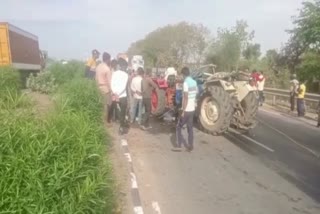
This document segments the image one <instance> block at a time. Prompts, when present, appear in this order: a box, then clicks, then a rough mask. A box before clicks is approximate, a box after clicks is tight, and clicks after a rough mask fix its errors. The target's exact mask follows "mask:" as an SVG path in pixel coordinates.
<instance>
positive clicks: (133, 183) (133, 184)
mask: <svg viewBox="0 0 320 214" xmlns="http://www.w3.org/2000/svg"><path fill="white" fill-rule="evenodd" d="M130 175H131V188H132V189H137V188H138V183H137V178H136V175H135V174H134V173H133V172H130Z"/></svg>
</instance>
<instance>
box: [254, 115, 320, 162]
mask: <svg viewBox="0 0 320 214" xmlns="http://www.w3.org/2000/svg"><path fill="white" fill-rule="evenodd" d="M258 121H259V122H260V123H262V124H263V125H265V126H267V127H268V128H270V129H272V130H273V131H275V132H277V133H278V134H280V135H282V136H283V137H285V138H287V139H288V140H289V141H291V142H292V143H294V144H296V145H297V146H299V147H300V148H302V149H304V150H306V151H307V152H309V153H311V154H312V155H314V156H315V157H316V158H319V157H320V154H319V153H317V152H316V151H314V150H312V149H310V148H309V147H307V146H305V145H303V144H301V143H299V142H297V141H296V140H294V139H292V138H291V137H290V136H288V135H287V134H286V133H284V132H282V131H279V130H278V129H275V128H273V127H272V126H271V125H269V124H268V123H266V122H264V121H262V120H259V119H258Z"/></svg>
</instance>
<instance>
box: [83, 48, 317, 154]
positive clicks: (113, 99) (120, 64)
mask: <svg viewBox="0 0 320 214" xmlns="http://www.w3.org/2000/svg"><path fill="white" fill-rule="evenodd" d="M99 57H100V53H99V51H97V50H93V51H92V57H91V58H90V59H89V60H88V61H87V64H86V71H85V76H86V77H87V78H90V79H94V80H95V81H96V83H97V85H98V87H99V89H100V92H101V93H102V95H103V98H104V104H105V105H104V106H105V110H104V112H105V121H106V123H107V125H110V124H111V123H112V121H114V119H117V120H119V122H120V127H119V133H120V134H125V133H127V132H128V130H129V126H130V124H133V123H138V124H139V126H140V127H141V128H142V129H143V130H147V129H151V128H152V127H151V126H150V123H149V118H150V115H151V95H152V91H153V90H154V89H157V87H158V86H157V85H156V84H155V83H154V82H153V80H152V79H151V71H150V70H147V71H145V70H144V69H143V68H142V67H138V68H136V69H134V70H132V69H128V60H127V59H124V58H121V57H120V58H118V59H113V60H111V55H110V54H109V53H107V52H104V53H103V54H102V61H101V62H100V63H99V62H98V59H99ZM247 72H248V71H247ZM174 73H175V74H176V73H177V72H176V71H175V72H174ZM181 74H182V76H183V78H184V83H183V99H182V111H181V115H180V117H179V120H178V123H177V127H176V128H177V129H176V134H177V144H178V149H180V148H181V145H182V144H184V146H185V147H186V148H187V150H189V151H191V150H192V149H193V117H194V112H195V101H196V95H197V90H198V89H197V83H196V81H195V80H193V79H192V77H191V76H190V70H189V68H188V67H184V68H183V69H182V70H181ZM250 79H251V85H252V86H254V87H256V89H257V91H258V93H259V105H260V106H262V105H263V103H264V100H265V97H264V93H263V91H264V85H265V81H266V77H265V76H264V74H263V72H262V71H260V72H258V71H256V70H253V71H252V73H251V75H250ZM305 93H306V86H305V84H304V83H299V81H298V80H297V78H296V76H295V75H294V76H292V79H291V89H290V98H291V99H290V100H291V111H294V108H295V100H297V102H296V103H297V111H298V116H299V117H302V116H304V115H305V105H304V96H305ZM319 114H320V104H319ZM183 126H186V127H187V131H188V140H187V142H186V141H185V140H184V138H183V136H182V131H181V130H182V127H183ZM318 127H320V117H319V121H318Z"/></svg>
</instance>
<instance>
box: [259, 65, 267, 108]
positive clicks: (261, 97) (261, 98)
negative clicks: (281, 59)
mask: <svg viewBox="0 0 320 214" xmlns="http://www.w3.org/2000/svg"><path fill="white" fill-rule="evenodd" d="M265 82H266V78H265V77H264V75H263V72H262V71H261V72H260V75H259V76H258V82H257V86H258V93H259V105H260V106H262V105H263V103H264V94H263V90H264V84H265Z"/></svg>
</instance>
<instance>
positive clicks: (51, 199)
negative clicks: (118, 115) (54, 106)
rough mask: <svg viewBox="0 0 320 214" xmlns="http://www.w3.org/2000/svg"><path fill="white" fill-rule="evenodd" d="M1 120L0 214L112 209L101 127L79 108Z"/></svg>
mask: <svg viewBox="0 0 320 214" xmlns="http://www.w3.org/2000/svg"><path fill="white" fill-rule="evenodd" d="M2 116H3V115H2ZM8 116H9V115H8ZM10 117H12V115H11V116H10ZM1 123H2V124H1V125H0V142H1V143H0V177H1V182H0V192H1V200H0V210H1V211H2V213H57V214H63V213H66V214H69V213H106V211H109V213H112V209H113V205H114V204H113V203H114V201H113V198H114V197H113V190H112V187H113V186H112V182H111V176H110V167H109V166H108V164H107V163H106V161H105V159H104V157H105V152H106V150H105V145H104V144H105V142H106V137H105V132H104V129H103V127H102V126H100V125H99V124H97V123H93V122H92V120H91V118H89V117H88V115H86V114H84V113H81V112H77V113H61V114H54V115H52V116H51V117H49V118H48V119H47V120H45V121H43V122H40V121H37V120H35V119H34V118H33V117H31V116H29V115H26V116H23V115H22V116H21V115H20V116H19V117H16V118H14V120H12V119H9V118H7V119H6V120H1Z"/></svg>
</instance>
